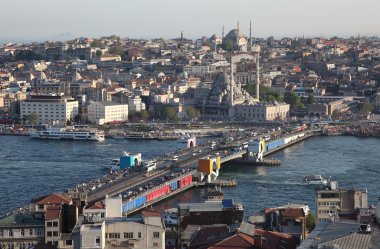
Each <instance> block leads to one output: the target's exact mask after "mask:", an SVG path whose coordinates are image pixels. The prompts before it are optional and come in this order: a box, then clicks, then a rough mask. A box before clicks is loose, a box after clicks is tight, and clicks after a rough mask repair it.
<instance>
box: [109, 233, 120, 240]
mask: <svg viewBox="0 0 380 249" xmlns="http://www.w3.org/2000/svg"><path fill="white" fill-rule="evenodd" d="M108 238H110V239H120V233H109V234H108Z"/></svg>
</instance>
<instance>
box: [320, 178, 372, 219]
mask: <svg viewBox="0 0 380 249" xmlns="http://www.w3.org/2000/svg"><path fill="white" fill-rule="evenodd" d="M316 205H317V222H321V221H329V220H336V221H344V220H349V221H354V222H357V221H358V220H360V219H359V217H358V214H359V212H360V211H359V210H360V209H362V208H368V197H367V191H358V190H355V189H339V188H338V183H337V182H331V184H330V186H329V187H328V188H327V189H320V190H317V191H316Z"/></svg>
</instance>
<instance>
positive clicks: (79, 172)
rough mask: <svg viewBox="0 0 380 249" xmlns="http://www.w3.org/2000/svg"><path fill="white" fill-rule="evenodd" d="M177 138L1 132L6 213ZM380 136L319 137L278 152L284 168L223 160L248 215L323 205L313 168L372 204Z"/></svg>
mask: <svg viewBox="0 0 380 249" xmlns="http://www.w3.org/2000/svg"><path fill="white" fill-rule="evenodd" d="M184 146H185V144H181V143H178V142H176V141H143V140H135V141H131V140H113V139H107V140H106V141H105V142H103V143H92V142H72V141H64V142H62V141H44V140H31V139H30V138H29V137H8V136H1V137H0V148H1V149H0V176H1V180H0V198H1V200H2V205H0V214H3V213H5V212H8V211H11V210H13V209H15V208H17V207H20V206H23V205H24V204H27V203H29V202H30V200H31V198H33V197H37V196H41V195H44V194H49V193H52V192H58V191H65V190H66V189H67V188H68V187H71V186H74V185H75V184H77V183H78V182H83V181H87V180H90V179H93V178H96V177H98V176H100V175H103V174H104V173H105V172H104V171H103V169H102V168H101V167H100V165H101V164H102V163H104V162H107V161H109V159H111V158H115V157H118V156H119V155H120V154H121V151H123V150H126V151H130V152H132V153H134V152H136V153H137V152H141V153H142V155H143V158H146V159H150V158H153V157H155V156H158V155H161V154H165V153H168V152H171V151H175V150H176V149H178V148H183V147H184ZM379 149H380V140H379V139H377V138H356V137H314V138H311V139H308V140H306V141H304V142H301V143H299V144H296V145H294V146H292V147H289V148H287V149H285V150H283V151H281V152H278V153H276V154H273V155H272V157H276V158H278V159H280V160H281V162H282V165H281V166H279V167H250V166H234V165H231V166H228V167H223V168H222V172H221V176H222V177H229V178H235V179H236V180H237V182H238V186H237V187H236V188H224V193H225V196H226V197H227V198H234V199H235V200H237V201H240V202H242V203H243V205H244V207H245V215H252V214H255V213H257V212H259V211H260V210H261V209H263V208H264V207H273V206H278V205H284V204H287V203H290V202H291V203H306V204H308V205H310V207H311V208H312V209H314V208H315V191H314V187H313V186H309V185H304V184H303V183H302V179H303V177H304V176H305V175H311V174H321V175H323V176H325V177H329V176H331V177H332V179H335V180H338V181H339V185H340V186H341V187H355V188H358V189H363V190H364V189H367V190H368V201H369V203H376V202H377V197H378V196H380V189H379V188H378V186H379V184H378V179H379V177H380V163H379V161H380V155H379V154H378V152H379V151H380V150H379ZM204 191H205V190H204V189H195V190H190V191H187V192H185V193H182V194H180V195H177V196H176V197H173V198H170V199H168V200H165V201H164V202H162V203H160V204H158V205H157V207H158V208H159V209H161V210H162V209H166V208H170V207H176V205H177V203H178V201H180V202H197V201H200V200H201V196H202V194H203V193H204Z"/></svg>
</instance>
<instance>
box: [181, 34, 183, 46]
mask: <svg viewBox="0 0 380 249" xmlns="http://www.w3.org/2000/svg"><path fill="white" fill-rule="evenodd" d="M181 43H183V31H181Z"/></svg>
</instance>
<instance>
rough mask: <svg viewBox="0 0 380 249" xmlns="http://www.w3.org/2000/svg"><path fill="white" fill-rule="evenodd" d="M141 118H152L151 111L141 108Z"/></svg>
mask: <svg viewBox="0 0 380 249" xmlns="http://www.w3.org/2000/svg"><path fill="white" fill-rule="evenodd" d="M140 118H141V119H143V120H148V119H149V118H150V113H149V112H148V111H147V110H141V111H140Z"/></svg>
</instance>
